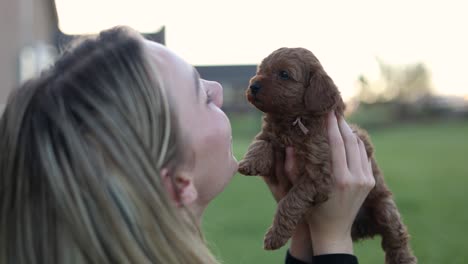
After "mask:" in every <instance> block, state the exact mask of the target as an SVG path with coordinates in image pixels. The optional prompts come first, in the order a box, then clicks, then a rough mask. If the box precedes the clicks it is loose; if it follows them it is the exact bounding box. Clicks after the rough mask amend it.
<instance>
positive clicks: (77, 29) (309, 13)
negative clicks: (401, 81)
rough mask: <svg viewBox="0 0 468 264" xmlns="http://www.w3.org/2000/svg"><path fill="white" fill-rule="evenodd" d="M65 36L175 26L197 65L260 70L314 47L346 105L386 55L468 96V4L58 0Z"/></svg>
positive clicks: (173, 36)
mask: <svg viewBox="0 0 468 264" xmlns="http://www.w3.org/2000/svg"><path fill="white" fill-rule="evenodd" d="M56 4H57V9H58V12H59V23H60V28H61V29H62V31H64V32H65V33H69V34H79V33H96V32H98V31H99V30H102V29H105V28H108V27H111V26H114V25H122V24H123V25H129V26H131V27H133V28H135V29H137V30H139V31H141V32H154V31H158V30H159V29H160V27H161V26H162V25H165V26H166V44H167V46H168V47H169V48H170V49H172V50H174V51H176V52H177V53H178V54H179V55H181V56H182V57H183V58H184V59H186V60H187V61H188V62H189V63H191V64H194V65H213V64H258V63H259V62H260V61H261V59H262V58H264V57H265V56H267V55H268V54H269V53H270V52H272V51H273V50H275V49H277V48H279V47H283V46H288V47H305V48H308V49H310V50H311V51H312V52H314V53H315V55H316V56H317V57H318V58H319V60H320V61H321V62H322V64H323V65H324V67H325V69H326V71H327V72H328V73H329V75H330V76H331V77H332V78H333V79H334V80H335V82H336V83H337V85H338V86H339V87H340V90H341V91H342V93H343V96H344V97H345V98H349V97H350V96H352V95H353V94H354V93H355V91H356V87H355V83H356V79H357V77H358V75H359V74H361V73H363V74H365V75H367V76H370V77H371V79H372V78H377V77H378V68H377V64H376V60H375V58H376V57H379V58H381V59H383V60H384V61H386V62H388V63H391V64H408V63H414V62H424V63H425V64H426V65H427V66H428V67H429V69H430V71H431V72H432V80H433V83H434V86H435V88H436V92H437V93H439V94H444V95H462V96H465V97H466V98H467V99H468V72H467V68H468V67H466V64H467V62H468V1H464V0H433V1H431V0H392V1H383V0H356V1H349V0H341V1H338V0H327V1H324V0H321V1H315V0H286V1H285V0H283V1H277V0H265V1H263V0H257V1H256V0H236V1H223V0H196V1H193V0H192V1H191V0H166V1H161V0H56Z"/></svg>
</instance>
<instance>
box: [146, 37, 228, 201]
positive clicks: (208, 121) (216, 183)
mask: <svg viewBox="0 0 468 264" xmlns="http://www.w3.org/2000/svg"><path fill="white" fill-rule="evenodd" d="M145 43H146V45H147V47H148V50H149V51H150V53H151V57H152V59H153V61H154V62H155V63H156V65H157V66H158V70H159V71H160V72H161V75H162V76H161V78H162V81H163V83H164V87H165V88H166V89H167V90H168V91H167V92H168V93H169V94H170V96H171V99H172V101H173V102H175V110H176V111H177V114H178V117H179V121H180V125H181V129H182V131H183V135H184V136H186V137H187V138H186V139H187V140H188V142H190V148H191V149H192V151H193V154H194V159H193V164H191V166H190V168H191V173H192V176H193V180H194V185H195V188H196V190H197V191H198V198H197V200H196V202H195V203H196V205H195V206H198V207H199V208H200V209H202V210H203V209H204V208H205V207H206V205H207V204H208V203H209V202H210V201H211V200H212V199H213V198H214V197H215V196H216V195H218V194H219V193H220V192H221V191H222V190H223V189H224V187H225V186H226V185H227V183H228V182H229V181H230V179H231V177H232V176H233V175H234V174H235V172H236V171H237V161H236V159H235V158H234V156H233V154H232V144H231V142H232V135H231V125H230V123H229V119H228V118H227V116H226V115H225V113H224V112H223V111H222V110H221V109H220V108H221V106H222V103H223V88H222V86H221V85H220V84H219V83H217V82H213V81H207V80H203V79H200V76H199V74H198V72H197V71H196V69H195V68H194V67H193V66H191V65H190V64H188V63H187V62H185V61H184V60H183V59H181V58H180V57H179V56H177V55H176V54H175V53H173V52H172V51H170V50H169V49H167V48H166V47H164V46H162V45H159V44H157V43H154V42H151V41H145ZM187 151H190V150H189V149H187Z"/></svg>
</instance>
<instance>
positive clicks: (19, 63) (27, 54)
mask: <svg viewBox="0 0 468 264" xmlns="http://www.w3.org/2000/svg"><path fill="white" fill-rule="evenodd" d="M467 10H468V3H466V1H456V0H444V1H442V0H440V1H439V0H434V1H428V0H426V1H422V0H417V1H416V0H414V1H403V0H398V1H383V0H380V1H371V0H356V1H338V0H330V1H326V2H325V1H305V0H304V1H301V0H290V1H286V2H285V1H276V0H271V1H255V0H250V1H247V0H238V1H214V0H199V1H183V0H173V1H170V0H165V1H162V0H132V1H125V0H114V1H110V0H80V1H78V0H56V1H54V0H0V33H1V36H2V40H1V42H0V113H1V111H2V108H3V105H4V104H5V102H6V100H7V96H8V94H9V93H10V91H11V90H12V89H14V88H15V87H17V86H18V85H19V84H20V83H21V82H23V81H24V80H25V79H27V78H30V77H32V76H35V75H37V74H38V72H40V70H41V69H43V68H44V67H46V66H47V65H49V64H50V62H51V61H53V60H54V58H56V56H57V54H59V53H60V51H61V50H62V49H63V47H66V45H67V44H68V43H69V41H70V40H71V39H73V38H75V37H77V36H81V35H88V34H93V33H96V32H98V31H100V30H102V29H105V28H109V27H111V26H115V25H121V24H124V25H129V26H132V27H134V28H135V29H137V30H139V31H140V32H142V33H143V34H144V35H145V36H146V37H147V38H149V39H152V40H154V41H157V42H160V43H162V44H165V45H167V46H168V47H169V48H171V49H173V50H175V51H176V52H177V53H178V54H180V55H181V56H182V57H183V58H184V59H186V60H187V61H189V62H190V63H192V64H194V65H195V66H196V67H197V69H198V70H199V72H200V73H201V75H202V77H204V78H206V79H211V80H216V81H219V82H220V83H221V84H222V85H223V87H224V93H225V105H224V107H223V108H224V110H225V111H226V113H227V114H228V116H229V117H230V119H231V122H232V128H233V138H234V139H233V140H234V152H235V155H236V157H237V158H238V159H239V160H240V159H242V157H243V154H244V153H245V151H246V149H247V147H248V145H249V143H250V141H251V140H252V138H253V137H254V135H255V134H256V133H257V132H258V131H259V130H260V125H261V114H260V113H259V112H258V111H257V110H256V109H254V108H253V107H251V106H250V105H248V104H247V102H246V100H245V99H244V97H243V91H244V89H245V88H246V87H247V84H248V80H249V78H250V77H251V76H252V75H253V74H255V67H256V64H257V63H259V62H260V60H261V59H262V58H263V57H265V56H266V55H268V54H269V53H270V52H271V51H273V50H275V49H277V48H279V47H282V46H290V47H292V46H301V47H305V48H308V49H310V50H311V51H313V52H314V53H315V54H316V55H317V57H318V58H319V60H321V62H322V64H323V65H324V67H325V69H326V70H327V72H328V73H329V75H330V76H331V77H332V78H333V79H334V81H335V82H336V84H337V85H338V87H339V88H340V90H341V92H342V95H343V97H344V99H345V101H346V102H347V106H348V112H347V119H348V121H349V122H354V123H357V124H359V125H361V126H362V127H364V128H366V129H368V131H369V133H370V135H371V137H372V140H373V143H374V145H375V148H376V157H377V160H378V162H379V164H380V166H381V168H382V169H383V171H384V174H385V177H386V181H387V183H388V185H389V186H390V188H391V190H392V191H393V193H394V196H395V199H396V202H397V205H398V207H399V208H400V211H401V213H402V217H403V220H404V222H405V223H406V224H407V226H408V229H409V232H410V234H411V236H412V240H411V244H412V247H413V249H414V251H415V254H416V255H417V257H418V258H419V263H434V264H435V263H468V250H467V249H468V242H467V241H466V237H467V235H468V232H467V231H466V225H467V224H468V192H467V190H466V189H467V187H468V74H466V62H467V61H468V49H467V48H466V47H468V35H467V34H466V32H467V26H468V16H466V11H467ZM194 129H197V128H194ZM0 151H1V150H0ZM274 211H275V203H274V201H273V199H272V197H271V195H270V193H269V191H268V190H267V188H266V186H265V185H264V183H263V182H262V180H261V179H259V178H256V177H243V176H240V175H236V176H235V177H234V179H233V181H232V183H231V184H230V185H229V186H228V187H227V189H226V190H225V191H224V192H223V193H222V194H221V195H220V196H219V197H218V198H217V199H216V200H215V201H214V202H213V203H212V204H211V206H210V207H209V208H208V210H207V212H206V216H205V218H204V221H203V229H204V231H205V234H206V238H207V240H208V242H209V244H210V247H211V248H212V249H213V251H214V252H215V254H216V255H217V256H219V259H220V260H222V262H223V263H281V262H282V261H283V258H284V255H285V250H286V249H287V247H284V248H282V249H281V250H278V251H275V252H266V251H263V250H262V241H263V235H264V233H265V231H266V229H267V228H268V227H269V225H270V223H271V220H272V216H273V214H274ZM355 253H356V255H357V256H358V257H359V260H360V263H364V264H365V263H383V262H384V261H383V259H384V258H383V252H382V250H381V249H380V238H379V237H376V238H375V239H374V240H368V241H364V242H362V243H359V244H356V247H355Z"/></svg>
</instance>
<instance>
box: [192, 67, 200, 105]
mask: <svg viewBox="0 0 468 264" xmlns="http://www.w3.org/2000/svg"><path fill="white" fill-rule="evenodd" d="M193 78H194V79H195V94H196V96H197V100H198V97H199V94H200V89H201V88H200V74H199V73H198V71H197V69H195V67H193Z"/></svg>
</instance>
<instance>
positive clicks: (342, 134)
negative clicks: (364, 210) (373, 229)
mask: <svg viewBox="0 0 468 264" xmlns="http://www.w3.org/2000/svg"><path fill="white" fill-rule="evenodd" d="M328 135H329V143H330V149H331V159H332V175H333V180H334V186H333V188H332V191H331V193H330V195H329V199H328V201H326V202H325V203H323V204H320V205H318V206H315V207H313V208H312V209H311V210H310V211H309V212H308V213H307V216H306V217H307V222H308V224H309V228H310V232H311V238H312V244H313V248H314V255H322V254H331V253H348V254H352V253H353V243H352V240H351V227H352V224H353V222H354V219H355V218H356V215H357V213H358V211H359V208H360V207H361V205H362V203H363V202H364V200H365V199H366V197H367V195H368V194H369V192H370V191H371V190H372V188H373V187H374V186H375V179H374V177H373V174H372V168H371V162H370V160H369V159H368V157H367V154H366V150H365V147H364V143H363V142H362V141H361V140H360V139H359V138H358V137H357V135H355V134H354V133H353V131H352V130H351V128H350V127H349V126H348V124H347V123H346V121H345V120H344V119H343V118H342V117H340V118H339V119H338V120H337V118H336V116H335V114H334V112H332V113H331V114H329V117H328Z"/></svg>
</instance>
